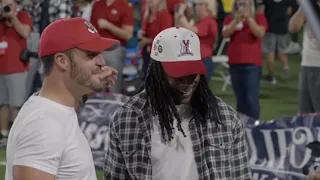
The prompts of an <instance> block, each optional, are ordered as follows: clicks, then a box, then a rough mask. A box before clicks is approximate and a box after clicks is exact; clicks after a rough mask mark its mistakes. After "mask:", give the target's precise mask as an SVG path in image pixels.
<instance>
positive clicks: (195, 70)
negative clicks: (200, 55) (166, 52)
mask: <svg viewBox="0 0 320 180" xmlns="http://www.w3.org/2000/svg"><path fill="white" fill-rule="evenodd" d="M161 64H162V67H163V69H164V70H165V71H166V73H167V74H168V75H169V76H171V77H174V78H179V77H183V76H188V75H193V74H205V75H206V74H207V73H208V72H207V69H206V67H205V66H204V64H203V62H202V61H201V60H198V61H194V60H192V61H178V62H177V61H176V62H161Z"/></svg>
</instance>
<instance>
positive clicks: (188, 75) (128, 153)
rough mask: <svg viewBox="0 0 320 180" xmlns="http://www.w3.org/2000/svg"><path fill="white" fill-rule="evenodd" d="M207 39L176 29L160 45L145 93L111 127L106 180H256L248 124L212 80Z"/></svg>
mask: <svg viewBox="0 0 320 180" xmlns="http://www.w3.org/2000/svg"><path fill="white" fill-rule="evenodd" d="M200 54H201V53H200V42H199V37H198V36H197V35H196V34H195V33H193V32H192V31H189V30H187V29H184V28H178V27H177V28H176V27H173V28H168V29H165V30H163V31H162V32H160V33H159V34H158V35H157V36H156V37H155V38H154V40H153V43H152V49H151V59H152V60H151V62H150V65H149V69H148V73H147V77H146V82H145V85H144V87H143V88H142V89H141V90H140V91H139V92H138V93H137V94H136V95H135V96H133V97H132V98H131V99H130V100H129V101H128V102H127V103H126V104H124V105H123V106H122V107H121V108H120V109H118V111H117V112H116V115H115V117H114V120H113V121H112V122H111V124H110V132H109V134H108V138H109V143H108V145H107V150H106V156H105V157H106V159H105V168H104V179H105V180H115V179H117V180H127V179H152V180H173V179H174V180H213V179H214V180H224V179H237V180H249V179H251V178H250V177H251V170H250V165H249V159H248V149H247V142H246V138H245V131H244V128H243V124H242V122H241V120H240V119H239V117H238V115H237V112H236V111H235V110H233V109H232V107H231V106H229V105H227V104H226V103H224V102H223V101H222V100H221V99H220V98H218V97H216V96H215V95H214V94H213V93H212V91H211V90H210V88H209V86H208V83H207V81H206V77H205V74H206V73H207V71H206V68H205V66H204V64H203V63H202V61H201V55H200Z"/></svg>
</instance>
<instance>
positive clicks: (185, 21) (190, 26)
mask: <svg viewBox="0 0 320 180" xmlns="http://www.w3.org/2000/svg"><path fill="white" fill-rule="evenodd" d="M179 24H180V26H181V27H184V28H186V29H189V30H190V31H192V32H194V33H196V34H198V29H197V28H196V27H195V26H194V25H193V24H191V23H189V22H188V19H187V18H186V17H185V16H183V17H181V18H180V20H179Z"/></svg>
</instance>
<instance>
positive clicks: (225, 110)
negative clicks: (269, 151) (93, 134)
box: [104, 91, 251, 180]
mask: <svg viewBox="0 0 320 180" xmlns="http://www.w3.org/2000/svg"><path fill="white" fill-rule="evenodd" d="M217 99H218V105H219V108H220V113H221V121H222V123H223V124H224V126H221V125H218V126H217V125H216V124H215V123H214V122H213V121H210V120H208V122H207V123H206V124H205V125H204V124H201V123H198V121H195V120H192V121H190V123H189V131H190V134H191V140H192V143H193V151H194V155H195V161H196V164H197V170H198V174H199V180H250V179H251V178H250V177H251V170H250V165H249V160H248V148H247V143H246V139H245V131H244V127H243V124H242V122H241V120H240V119H239V117H238V115H237V113H236V112H235V111H234V110H233V109H232V108H231V107H230V106H229V105H227V104H225V103H224V102H223V101H222V100H221V99H220V98H217ZM147 102H148V101H146V93H145V91H142V92H141V93H139V94H137V95H135V96H133V97H132V98H131V99H130V100H129V101H128V102H127V103H126V104H125V105H123V106H122V107H121V108H120V109H118V111H117V113H116V116H115V118H114V121H112V122H111V124H110V133H109V144H108V146H107V147H108V148H107V152H106V159H105V167H104V179H105V180H128V179H137V180H151V179H152V167H151V166H152V165H151V160H150V156H151V125H152V123H151V122H153V119H152V118H153V116H152V114H151V111H150V108H148V103H147ZM173 168H174V167H173Z"/></svg>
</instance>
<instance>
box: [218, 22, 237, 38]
mask: <svg viewBox="0 0 320 180" xmlns="http://www.w3.org/2000/svg"><path fill="white" fill-rule="evenodd" d="M227 20H228V19H226V20H225V22H224V24H225V25H224V26H223V29H222V36H223V37H225V38H228V37H230V36H232V35H233V33H234V31H235V30H236V25H237V24H238V23H239V20H238V19H237V18H235V19H233V20H231V22H230V23H228V22H226V21H227Z"/></svg>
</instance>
